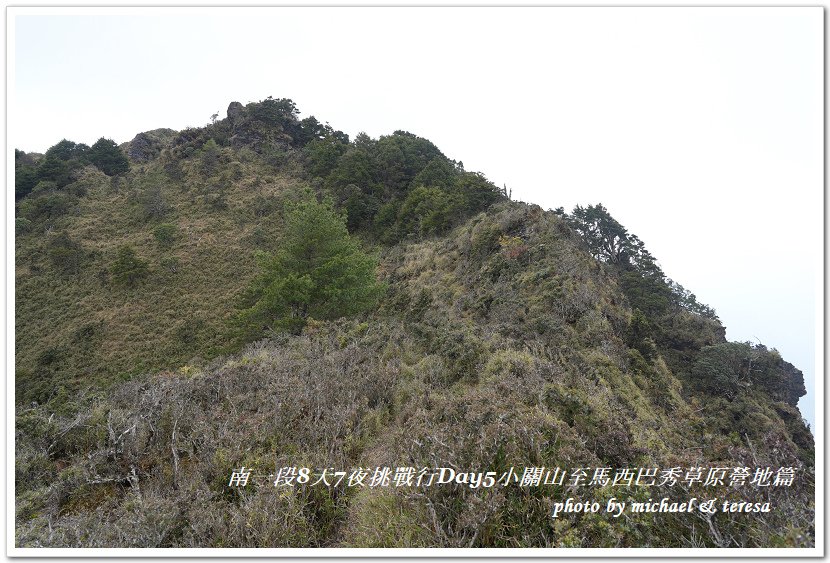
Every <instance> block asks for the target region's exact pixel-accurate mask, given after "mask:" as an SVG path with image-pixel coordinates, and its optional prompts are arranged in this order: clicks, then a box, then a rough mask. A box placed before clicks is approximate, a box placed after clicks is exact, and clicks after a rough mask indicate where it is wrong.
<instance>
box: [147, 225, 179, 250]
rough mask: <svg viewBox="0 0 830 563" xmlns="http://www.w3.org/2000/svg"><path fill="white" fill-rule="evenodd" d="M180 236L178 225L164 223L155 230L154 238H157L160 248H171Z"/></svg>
mask: <svg viewBox="0 0 830 563" xmlns="http://www.w3.org/2000/svg"><path fill="white" fill-rule="evenodd" d="M178 235H179V229H178V227H176V225H171V224H170V223H162V224H161V225H158V226H157V227H156V228H155V229H153V236H154V237H156V242H158V245H159V248H170V247H171V246H173V243H174V242H176V239H177V238H178Z"/></svg>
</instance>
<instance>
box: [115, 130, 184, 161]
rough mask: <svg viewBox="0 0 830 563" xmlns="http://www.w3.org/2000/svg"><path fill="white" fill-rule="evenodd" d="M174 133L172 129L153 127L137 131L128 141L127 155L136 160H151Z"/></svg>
mask: <svg viewBox="0 0 830 563" xmlns="http://www.w3.org/2000/svg"><path fill="white" fill-rule="evenodd" d="M174 134H175V131H173V130H172V129H155V130H153V131H145V132H143V133H139V134H138V135H136V136H135V137H133V140H132V141H130V142H129V145H128V148H127V155H128V156H129V157H130V158H131V159H132V160H134V161H137V162H147V161H149V160H153V159H154V158H156V157H157V156H158V155H159V153H161V149H163V148H164V147H165V146H166V145H167V144H168V142H169V140H170V138H171V137H172V136H173V135H174Z"/></svg>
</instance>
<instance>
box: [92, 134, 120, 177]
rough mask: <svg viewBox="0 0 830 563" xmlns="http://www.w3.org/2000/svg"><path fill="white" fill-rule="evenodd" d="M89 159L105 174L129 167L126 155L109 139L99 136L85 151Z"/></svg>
mask: <svg viewBox="0 0 830 563" xmlns="http://www.w3.org/2000/svg"><path fill="white" fill-rule="evenodd" d="M86 154H87V155H88V158H89V161H90V162H91V163H92V164H94V165H95V166H97V167H98V169H99V170H101V172H103V173H104V174H106V175H107V176H115V175H116V174H120V173H122V172H126V171H127V170H129V169H130V163H129V161H128V160H127V157H126V156H125V155H124V153H123V152H122V151H121V149H119V148H118V145H116V144H115V142H114V141H112V140H110V139H105V138H103V137H101V138H100V139H98V140H97V141H96V142H95V144H94V145H92V146H91V147H90V148H89V150H87V151H86Z"/></svg>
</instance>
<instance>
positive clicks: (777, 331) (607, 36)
mask: <svg viewBox="0 0 830 563" xmlns="http://www.w3.org/2000/svg"><path fill="white" fill-rule="evenodd" d="M49 12H50V13H51V14H52V15H44V14H45V12H33V11H32V10H29V13H35V14H37V15H22V14H23V12H20V11H18V12H15V11H11V12H9V14H10V15H9V18H10V20H12V21H10V23H11V27H10V31H11V33H13V34H14V35H13V41H12V43H11V46H12V47H13V56H12V57H10V60H9V66H8V68H9V78H10V81H9V90H8V96H9V97H8V103H9V108H8V119H9V137H8V142H9V145H10V146H11V147H13V148H19V149H22V150H25V151H37V152H43V151H44V150H45V149H46V148H48V147H49V146H51V145H53V144H55V143H56V142H58V141H60V140H61V139H63V138H68V139H71V140H73V141H76V142H84V143H87V144H91V143H93V142H94V141H95V140H96V139H98V138H99V137H101V136H105V137H109V138H112V139H114V140H115V141H116V142H118V143H121V142H124V141H128V140H129V139H131V138H132V137H133V136H134V135H135V134H136V133H138V132H140V131H146V130H150V129H155V128H159V127H170V128H173V129H181V128H184V127H186V126H199V125H204V124H205V123H207V122H208V120H209V117H210V115H211V114H213V113H214V112H217V111H218V112H219V114H220V116H222V117H224V115H225V110H226V108H227V106H228V104H229V103H230V102H231V101H239V102H242V103H243V104H245V103H247V102H250V101H258V100H261V99H263V98H265V97H267V96H274V97H276V98H282V97H286V98H291V99H292V100H294V101H295V103H296V104H297V106H298V107H299V109H300V110H301V112H302V114H303V115H311V114H313V115H315V116H316V117H317V118H318V119H320V120H322V121H328V122H330V123H331V125H332V126H333V127H335V128H337V129H341V130H343V131H345V132H347V133H349V134H350V135H351V136H352V137H353V136H354V135H355V134H357V133H358V132H360V131H365V132H367V133H368V134H369V135H371V136H372V137H377V136H379V135H383V134H389V133H391V132H392V131H394V130H396V129H404V130H407V131H410V132H413V133H416V134H418V135H420V136H423V137H426V138H428V139H430V140H431V141H433V142H434V143H435V144H436V145H438V147H439V148H440V149H441V150H442V151H443V152H444V153H445V154H446V155H447V156H449V157H450V158H453V159H456V160H461V161H463V162H464V165H465V167H466V168H467V169H468V170H476V171H481V172H483V173H484V174H485V175H486V176H487V177H488V178H490V179H491V180H493V181H494V182H495V183H496V184H498V185H499V186H501V185H502V184H506V185H507V186H508V188H509V189H512V191H513V197H514V199H521V200H524V201H528V202H533V203H538V204H539V205H541V206H543V207H545V208H555V207H559V206H563V207H565V209H566V210H568V211H570V210H571V209H572V208H573V206H574V205H576V204H581V205H588V204H593V203H598V202H601V203H603V204H604V205H605V206H606V207H607V208H608V209H609V211H610V212H611V213H612V215H614V217H616V218H617V219H618V220H619V221H620V222H621V223H622V224H623V225H625V226H626V227H627V228H628V229H629V230H630V231H631V232H633V233H635V234H637V235H638V236H639V237H640V238H641V239H642V240H643V241H644V242H645V244H646V246H647V248H649V250H651V252H652V253H653V254H654V255H655V256H656V257H657V258H658V259H659V261H660V264H661V265H662V267H663V269H664V271H665V272H666V274H667V275H669V276H670V277H671V278H673V279H675V280H676V281H678V282H680V283H681V284H683V285H684V286H685V287H686V288H688V289H690V290H691V291H692V292H694V293H695V294H696V295H697V296H698V298H699V299H700V300H701V301H702V302H704V303H707V304H709V305H711V306H712V307H714V308H715V309H716V310H717V312H718V314H719V316H720V318H721V320H722V321H723V323H724V325H725V326H726V327H727V337H728V338H729V339H730V340H740V341H744V340H751V341H753V342H755V341H760V342H762V343H764V344H766V345H767V346H770V347H775V348H777V349H778V350H780V351H781V352H782V355H783V356H784V358H785V359H787V360H788V361H790V362H792V363H793V364H795V365H796V367H798V368H799V369H801V370H802V371H803V372H804V374H805V379H806V382H807V386H808V389H809V390H810V394H809V395H808V397H807V400H805V399H802V402H801V404H800V406H801V409H802V412H803V413H804V415H805V417H806V418H807V419H808V420H809V421H810V422H811V424H812V425H813V426H815V424H814V421H815V415H814V400H815V395H814V393H813V389H814V378H815V376H816V374H817V373H818V374H821V371H820V370H821V368H822V365H821V364H820V363H818V362H819V360H817V355H820V353H821V349H820V343H819V342H818V341H817V338H818V337H819V336H821V335H820V334H818V332H819V331H820V329H821V322H822V319H823V317H822V309H821V307H823V302H822V301H821V298H822V295H821V288H822V284H823V277H822V276H823V247H822V242H823V232H822V225H823V214H822V211H823V175H822V174H823V168H822V167H823V157H824V145H823V123H824V115H823V100H824V91H823V52H824V47H823V17H824V14H823V11H822V9H821V8H815V7H814V8H517V9H512V8H511V9H508V8H270V9H236V10H208V9H154V10H146V9H145V10H142V9H132V10H130V11H129V12H118V11H117V10H113V9H109V10H103V9H100V8H98V9H91V10H86V11H84V10H77V9H76V10H74V12H73V13H74V14H75V15H66V13H61V12H60V10H56V9H50V10H49ZM55 14H58V15H55ZM817 369H818V370H819V371H817Z"/></svg>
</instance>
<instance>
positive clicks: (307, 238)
mask: <svg viewBox="0 0 830 563" xmlns="http://www.w3.org/2000/svg"><path fill="white" fill-rule="evenodd" d="M285 221H286V222H285V229H284V232H283V238H282V244H281V246H280V249H279V251H278V252H277V253H276V254H274V255H266V254H262V255H260V266H261V269H262V272H261V273H260V275H259V276H258V277H257V278H256V279H255V280H254V282H253V284H252V286H251V287H250V288H249V290H248V291H247V294H246V296H245V301H246V303H245V304H244V305H243V306H246V305H247V308H246V309H245V310H244V311H243V312H242V320H243V323H244V324H245V325H247V327H248V328H249V329H251V330H252V331H254V334H256V333H258V332H260V331H261V330H263V329H268V328H270V329H272V330H286V331H290V332H295V333H296V332H299V331H300V330H301V329H302V328H303V327H304V326H305V324H306V321H307V319H308V318H315V319H321V320H329V319H336V318H339V317H344V316H347V315H353V314H357V313H360V312H362V311H365V310H367V309H369V308H371V307H372V306H373V305H374V304H375V303H376V302H377V299H378V297H379V296H380V294H381V291H382V285H381V284H379V283H378V282H377V280H376V278H375V269H376V267H377V261H376V259H375V258H374V257H372V256H370V255H368V254H366V253H365V252H363V251H362V250H361V249H360V246H359V245H358V243H357V241H356V240H354V239H352V238H351V237H350V236H349V233H348V231H347V229H346V223H345V220H344V218H343V217H342V216H341V215H339V214H338V213H337V212H335V210H334V209H333V208H332V205H331V203H330V202H324V203H318V202H317V201H316V199H314V197H313V196H311V195H310V194H308V195H307V196H306V197H305V198H304V199H303V200H301V201H300V202H298V203H294V204H291V205H289V206H287V208H286V220H285Z"/></svg>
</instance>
